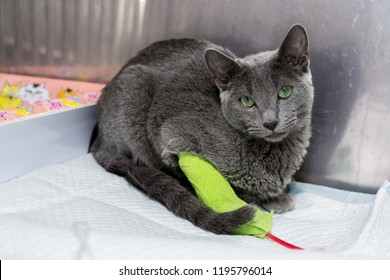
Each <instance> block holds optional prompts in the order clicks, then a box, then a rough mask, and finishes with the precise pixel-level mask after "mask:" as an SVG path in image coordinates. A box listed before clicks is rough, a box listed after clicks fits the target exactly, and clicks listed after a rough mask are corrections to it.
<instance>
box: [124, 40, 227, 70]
mask: <svg viewBox="0 0 390 280" xmlns="http://www.w3.org/2000/svg"><path fill="white" fill-rule="evenodd" d="M207 48H217V49H221V47H219V46H216V45H215V44H213V43H211V42H209V41H206V40H197V39H189V38H183V39H170V40H163V41H158V42H155V43H153V44H151V45H150V46H148V47H146V48H145V49H143V50H141V51H140V52H138V54H137V55H136V56H135V57H133V58H131V59H130V60H129V61H128V63H127V64H126V65H125V67H126V66H130V65H144V66H149V67H153V68H157V69H163V70H167V69H177V68H172V67H178V66H180V65H183V66H185V65H186V64H187V63H189V62H192V63H195V64H197V65H202V66H203V65H204V58H203V57H204V52H205V51H206V49H207Z"/></svg>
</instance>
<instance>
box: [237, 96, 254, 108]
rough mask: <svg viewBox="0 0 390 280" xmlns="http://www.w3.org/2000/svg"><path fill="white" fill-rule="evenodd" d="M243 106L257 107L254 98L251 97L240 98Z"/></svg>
mask: <svg viewBox="0 0 390 280" xmlns="http://www.w3.org/2000/svg"><path fill="white" fill-rule="evenodd" d="M240 101H241V104H242V105H244V106H245V107H248V108H250V107H253V105H255V101H254V100H253V98H252V97H249V96H243V97H241V98H240Z"/></svg>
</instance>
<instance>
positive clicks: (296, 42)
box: [278, 24, 310, 72]
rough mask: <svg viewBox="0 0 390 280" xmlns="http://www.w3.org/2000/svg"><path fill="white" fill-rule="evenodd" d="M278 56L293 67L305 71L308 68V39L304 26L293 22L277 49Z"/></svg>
mask: <svg viewBox="0 0 390 280" xmlns="http://www.w3.org/2000/svg"><path fill="white" fill-rule="evenodd" d="M278 58H279V60H280V61H281V62H282V63H285V64H288V65H289V66H291V67H292V68H293V69H296V70H298V71H301V72H307V70H308V68H309V63H310V61H309V39H308V37H307V33H306V30H305V28H304V27H303V26H302V25H300V24H295V25H294V26H293V27H291V28H290V30H289V31H288V33H287V35H286V38H285V39H284V41H283V43H282V45H281V46H280V48H279V50H278Z"/></svg>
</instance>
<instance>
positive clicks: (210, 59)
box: [204, 49, 241, 90]
mask: <svg viewBox="0 0 390 280" xmlns="http://www.w3.org/2000/svg"><path fill="white" fill-rule="evenodd" d="M204 56H205V59H206V64H207V68H208V69H209V71H210V72H211V74H212V75H213V77H214V79H215V84H216V85H217V86H218V87H219V88H220V89H221V90H225V89H226V88H227V86H228V84H229V82H230V81H231V79H232V77H233V76H234V75H235V74H236V73H237V72H239V71H240V69H241V68H240V65H239V64H238V63H237V62H236V61H235V60H234V59H233V58H230V57H228V56H227V55H225V54H223V53H221V52H220V51H217V50H215V49H207V50H206V52H205V54H204Z"/></svg>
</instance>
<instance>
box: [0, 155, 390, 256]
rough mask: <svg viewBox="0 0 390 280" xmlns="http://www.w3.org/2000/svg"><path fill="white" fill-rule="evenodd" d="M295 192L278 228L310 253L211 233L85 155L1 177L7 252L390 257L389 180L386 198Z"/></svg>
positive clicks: (0, 246) (312, 189)
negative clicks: (12, 177)
mask: <svg viewBox="0 0 390 280" xmlns="http://www.w3.org/2000/svg"><path fill="white" fill-rule="evenodd" d="M292 194H293V196H294V199H295V203H296V209H295V210H294V211H292V212H289V213H286V214H283V215H275V216H274V225H273V230H272V233H273V234H274V235H277V236H278V237H280V238H283V239H285V240H287V241H289V242H291V243H294V244H296V245H298V246H301V247H304V248H308V249H307V250H304V251H293V250H288V249H284V248H283V247H281V246H280V245H278V244H276V243H274V242H272V241H270V240H266V239H257V238H254V237H249V236H218V235H215V234H212V233H209V232H206V231H203V230H201V229H199V228H197V227H195V226H193V225H192V224H191V223H189V222H187V221H186V220H183V219H180V218H177V217H175V216H174V215H173V214H171V213H170V212H169V211H168V210H166V209H165V207H163V206H162V205H160V204H159V203H158V202H155V201H153V200H151V199H149V198H148V197H147V196H146V195H144V194H143V193H142V192H140V191H138V190H137V189H136V188H134V187H133V186H129V184H128V183H127V182H126V181H125V180H124V179H123V178H121V177H118V176H116V175H113V174H110V173H107V172H105V171H104V170H103V169H102V168H101V167H100V166H99V165H98V164H97V163H96V162H95V161H94V159H93V158H92V156H91V155H85V156H82V157H80V158H77V159H74V160H71V161H69V162H66V163H64V164H60V165H55V166H49V167H46V168H43V169H40V170H37V171H34V172H32V173H30V174H28V175H25V176H23V177H21V178H18V179H15V180H12V181H9V182H6V183H2V184H0V259H26V258H28V259H80V258H81V259H85V258H88V259H264V258H267V259H269V258H271V259H278V258H283V259H302V258H303V259H308V258H316V259H324V258H325V259H334V258H390V183H389V182H387V181H386V182H385V183H384V184H383V186H382V187H381V188H380V189H379V191H378V193H377V194H376V195H369V194H359V193H352V192H346V191H340V190H335V189H330V188H326V187H321V186H315V185H310V184H302V183H296V184H295V185H294V186H293V188H292ZM313 248H324V249H325V250H326V252H320V251H318V250H315V249H313Z"/></svg>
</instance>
